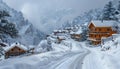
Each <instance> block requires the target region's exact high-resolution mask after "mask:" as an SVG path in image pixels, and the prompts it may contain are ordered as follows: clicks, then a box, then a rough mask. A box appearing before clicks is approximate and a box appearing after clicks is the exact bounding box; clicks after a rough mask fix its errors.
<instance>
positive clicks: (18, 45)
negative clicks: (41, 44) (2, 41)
mask: <svg viewBox="0 0 120 69" xmlns="http://www.w3.org/2000/svg"><path fill="white" fill-rule="evenodd" d="M14 47H19V48H21V49H23V50H28V48H27V47H25V46H24V45H21V44H20V43H13V44H12V45H11V46H7V47H4V48H3V49H4V50H5V51H6V52H7V51H9V50H10V49H12V48H14Z"/></svg>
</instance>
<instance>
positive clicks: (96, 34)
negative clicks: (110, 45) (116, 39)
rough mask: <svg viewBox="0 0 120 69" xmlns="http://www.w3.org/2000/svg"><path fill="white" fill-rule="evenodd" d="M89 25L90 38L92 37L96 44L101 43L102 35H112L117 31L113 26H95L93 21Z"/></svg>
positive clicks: (93, 42)
mask: <svg viewBox="0 0 120 69" xmlns="http://www.w3.org/2000/svg"><path fill="white" fill-rule="evenodd" d="M88 27H89V32H88V34H89V39H91V41H92V44H94V45H97V44H100V43H101V38H102V37H110V36H112V34H115V33H117V32H116V31H113V30H112V27H95V26H94V24H93V23H90V25H89V26H88Z"/></svg>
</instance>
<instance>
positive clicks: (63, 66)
mask: <svg viewBox="0 0 120 69" xmlns="http://www.w3.org/2000/svg"><path fill="white" fill-rule="evenodd" d="M87 54H88V52H87V51H84V52H79V53H77V54H74V55H73V56H71V57H67V58H64V59H62V60H60V61H59V62H57V63H55V64H54V65H53V66H51V67H50V68H49V69H81V68H82V64H83V59H84V57H85V56H86V55H87Z"/></svg>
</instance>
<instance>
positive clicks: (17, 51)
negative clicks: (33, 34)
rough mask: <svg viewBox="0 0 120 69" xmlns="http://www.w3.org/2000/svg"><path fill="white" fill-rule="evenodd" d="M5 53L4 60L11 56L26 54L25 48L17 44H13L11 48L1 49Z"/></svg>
mask: <svg viewBox="0 0 120 69" xmlns="http://www.w3.org/2000/svg"><path fill="white" fill-rule="evenodd" d="M3 49H4V51H5V53H4V55H5V58H9V57H11V56H18V55H21V54H24V53H26V52H27V47H25V46H23V45H20V44H19V43H14V44H12V45H11V46H8V47H5V48H3Z"/></svg>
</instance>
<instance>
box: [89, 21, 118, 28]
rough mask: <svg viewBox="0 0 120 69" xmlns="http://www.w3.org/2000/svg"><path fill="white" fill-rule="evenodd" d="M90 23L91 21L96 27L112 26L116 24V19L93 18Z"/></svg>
mask: <svg viewBox="0 0 120 69" xmlns="http://www.w3.org/2000/svg"><path fill="white" fill-rule="evenodd" d="M90 23H93V24H94V25H95V26H96V27H112V26H114V25H115V24H116V21H112V20H109V21H100V20H95V21H91V22H90Z"/></svg>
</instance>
